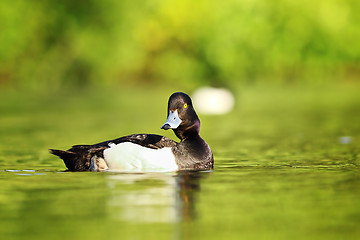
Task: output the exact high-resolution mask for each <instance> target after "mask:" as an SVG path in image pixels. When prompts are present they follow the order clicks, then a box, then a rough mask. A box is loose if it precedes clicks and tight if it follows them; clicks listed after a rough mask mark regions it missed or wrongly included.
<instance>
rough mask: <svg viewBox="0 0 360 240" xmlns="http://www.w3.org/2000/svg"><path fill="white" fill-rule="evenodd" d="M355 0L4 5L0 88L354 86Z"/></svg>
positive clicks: (359, 35) (64, 0)
mask: <svg viewBox="0 0 360 240" xmlns="http://www.w3.org/2000/svg"><path fill="white" fill-rule="evenodd" d="M359 12H360V2H359V1H357V0H319V1H312V0H301V1H300V0H295V1H294V0H276V1H270V2H269V1H264V0H241V1H239V0H227V1H208V0H199V1H190V0H182V1H174V0H168V1H162V0H151V1H139V0H122V1H116V0H103V1H95V0H86V1H85V0H78V1H71V0H61V1H59V0H53V1H48V0H36V1H34V0H26V1H25V0H2V1H1V2H0V36H1V37H0V86H1V88H5V87H16V88H25V89H60V88H62V87H64V86H76V85H78V86H99V85H104V86H110V87H112V86H118V85H121V86H123V85H124V84H125V85H128V84H134V83H135V84H139V83H141V84H143V83H149V84H152V85H155V84H159V85H161V84H167V83H172V84H175V85H176V86H179V87H182V86H187V87H189V86H190V87H194V88H195V87H197V86H200V85H204V84H210V85H214V86H224V85H225V86H229V85H230V86H231V85H233V84H238V83H254V82H255V83H258V82H260V83H262V82H276V83H289V82H290V83H292V82H295V83H297V82H307V83H316V84H318V83H320V84H321V83H327V82H345V81H346V82H349V81H350V82H351V81H358V80H359V76H360V66H359V62H360V41H359V39H360V16H359V14H358V13H359Z"/></svg>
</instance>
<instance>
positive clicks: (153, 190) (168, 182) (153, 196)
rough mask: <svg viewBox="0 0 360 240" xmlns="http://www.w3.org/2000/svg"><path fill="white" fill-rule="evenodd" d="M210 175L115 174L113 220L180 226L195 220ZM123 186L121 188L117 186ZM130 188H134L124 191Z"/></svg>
mask: <svg viewBox="0 0 360 240" xmlns="http://www.w3.org/2000/svg"><path fill="white" fill-rule="evenodd" d="M209 174H211V172H204V171H180V172H178V173H176V174H158V173H146V174H114V175H110V176H109V177H108V183H107V184H108V187H109V188H110V189H113V190H112V191H111V196H110V197H109V201H108V207H110V209H111V213H110V214H111V216H112V217H114V218H116V219H120V220H125V221H129V222H149V223H150V222H163V223H170V222H180V221H189V220H193V219H195V218H196V199H197V195H198V192H199V191H200V190H201V180H202V179H203V178H205V177H207V176H209ZM118 184H120V185H121V186H118ZM124 184H131V185H132V186H133V187H134V189H132V187H130V188H128V187H125V188H124V187H123V186H124Z"/></svg>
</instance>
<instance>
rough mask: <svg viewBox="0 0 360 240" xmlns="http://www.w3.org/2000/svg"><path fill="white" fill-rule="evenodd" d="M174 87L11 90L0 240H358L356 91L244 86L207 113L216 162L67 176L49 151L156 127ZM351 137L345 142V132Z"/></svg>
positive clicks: (3, 130) (5, 113) (2, 141)
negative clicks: (218, 111)
mask: <svg viewBox="0 0 360 240" xmlns="http://www.w3.org/2000/svg"><path fill="white" fill-rule="evenodd" d="M171 92H172V90H168V91H167V90H164V89H141V88H140V89H139V88H132V89H112V90H94V89H93V90H70V91H64V92H61V93H59V92H55V93H37V94H30V93H21V94H20V93H18V92H16V91H10V90H8V91H4V92H2V94H1V96H0V114H1V115H0V239H359V238H360V174H359V173H360V168H359V163H360V161H359V152H360V144H359V142H360V94H359V92H360V91H359V87H358V86H357V85H355V86H332V87H326V88H324V87H321V88H320V87H319V88H316V87H311V88H307V87H295V86H292V87H286V88H280V87H248V88H242V89H237V90H234V93H235V97H236V107H235V109H234V111H233V112H231V113H229V114H227V115H220V116H206V115H201V114H200V119H201V124H202V125H201V135H202V137H203V138H204V139H206V141H207V142H208V143H209V144H210V146H211V148H212V150H213V152H214V157H215V169H214V170H213V171H205V172H186V171H184V172H178V173H143V174H139V173H138V174H120V173H89V172H82V173H72V172H64V171H65V167H64V165H63V163H62V162H61V160H60V159H58V158H56V157H55V156H52V155H50V154H49V153H48V150H47V149H48V148H59V149H67V148H69V147H70V146H71V145H73V144H86V143H88V144H89V143H96V142H101V141H104V140H108V139H112V138H117V137H120V136H123V135H127V134H132V133H156V134H162V135H165V136H168V137H171V138H173V139H175V138H176V137H175V136H174V134H173V133H172V132H170V131H167V132H165V131H163V130H160V126H161V125H162V124H163V122H164V121H165V119H166V107H167V99H168V96H169V95H170V93H171ZM344 137H345V138H344Z"/></svg>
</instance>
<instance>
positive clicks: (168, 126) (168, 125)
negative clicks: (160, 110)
mask: <svg viewBox="0 0 360 240" xmlns="http://www.w3.org/2000/svg"><path fill="white" fill-rule="evenodd" d="M170 128H171V126H170V124H168V123H165V124H164V125H162V127H161V129H164V130H168V129H170Z"/></svg>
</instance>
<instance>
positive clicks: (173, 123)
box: [161, 110, 181, 130]
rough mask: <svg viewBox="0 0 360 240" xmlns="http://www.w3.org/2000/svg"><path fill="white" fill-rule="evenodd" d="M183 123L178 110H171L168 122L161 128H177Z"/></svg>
mask: <svg viewBox="0 0 360 240" xmlns="http://www.w3.org/2000/svg"><path fill="white" fill-rule="evenodd" d="M180 123H181V119H180V118H179V114H178V111H177V110H175V111H173V112H171V111H169V115H168V118H167V120H166V122H165V123H164V125H162V127H161V129H165V130H168V129H170V128H171V129H176V128H177V127H179V126H180Z"/></svg>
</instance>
